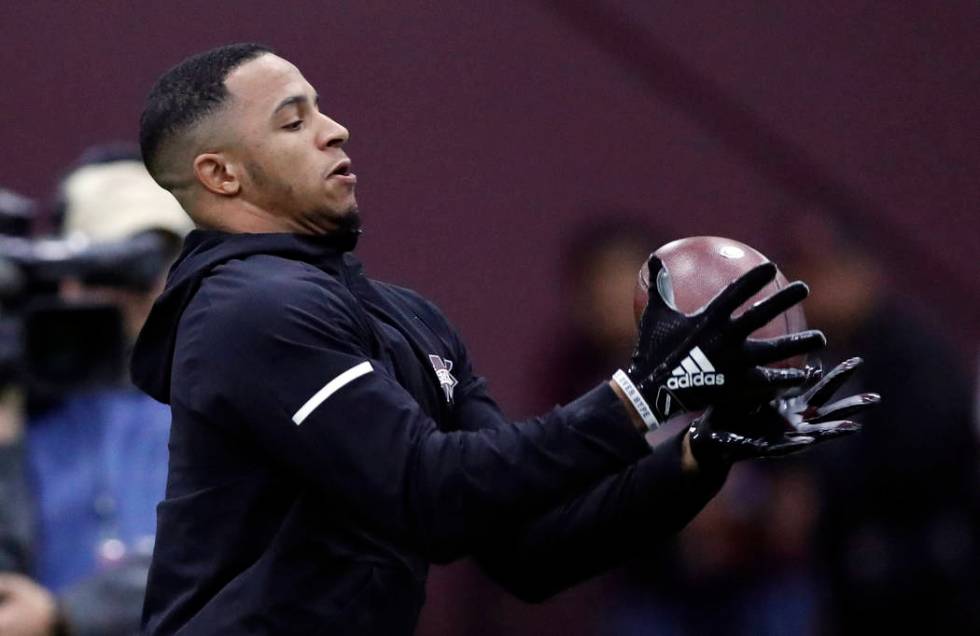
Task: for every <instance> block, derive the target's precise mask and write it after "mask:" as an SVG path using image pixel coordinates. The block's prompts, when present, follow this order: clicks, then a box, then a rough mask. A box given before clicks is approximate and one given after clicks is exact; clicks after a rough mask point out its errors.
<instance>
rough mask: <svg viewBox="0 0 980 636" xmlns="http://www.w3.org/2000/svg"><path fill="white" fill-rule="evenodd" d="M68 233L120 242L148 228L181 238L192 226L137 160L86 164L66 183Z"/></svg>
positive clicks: (94, 239)
mask: <svg viewBox="0 0 980 636" xmlns="http://www.w3.org/2000/svg"><path fill="white" fill-rule="evenodd" d="M64 197H65V234H74V233H81V234H84V235H85V236H86V237H88V238H89V239H90V240H92V241H96V242H102V241H118V240H121V239H125V238H129V237H130V236H133V235H134V234H138V233H140V232H146V231H149V230H165V231H167V232H170V233H172V234H174V235H176V236H178V237H181V238H183V236H184V235H185V234H187V233H188V232H190V231H191V230H192V229H194V224H193V223H192V222H191V219H190V217H188V216H187V213H186V212H184V209H183V208H182V207H180V204H179V203H177V199H175V198H174V197H173V195H171V194H170V193H169V192H167V191H166V190H164V189H163V188H161V187H160V186H158V185H157V184H156V182H155V181H154V180H153V178H152V177H151V176H150V173H149V172H147V171H146V168H145V167H144V166H143V164H142V163H141V162H139V161H113V162H110V163H102V164H92V165H88V166H83V167H81V168H79V169H78V170H76V171H75V172H73V173H72V174H71V175H70V176H69V177H68V178H67V179H66V180H65V183H64Z"/></svg>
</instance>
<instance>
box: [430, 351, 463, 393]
mask: <svg viewBox="0 0 980 636" xmlns="http://www.w3.org/2000/svg"><path fill="white" fill-rule="evenodd" d="M429 362H430V363H431V364H432V370H433V371H435V372H436V377H437V378H438V379H439V386H441V387H442V392H443V393H445V394H446V404H452V403H453V389H455V388H456V385H457V384H459V382H458V381H457V380H456V378H454V377H453V374H452V373H450V371H452V370H453V361H452V360H443V359H442V358H440V357H439V356H436V355H431V354H430V355H429Z"/></svg>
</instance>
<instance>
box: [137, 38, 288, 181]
mask: <svg viewBox="0 0 980 636" xmlns="http://www.w3.org/2000/svg"><path fill="white" fill-rule="evenodd" d="M273 52H274V51H273V50H272V49H271V48H269V47H267V46H265V45H262V44H255V43H252V42H240V43H236V44H227V45H225V46H219V47H217V48H214V49H211V50H210V51H205V52H203V53H198V54H197V55H194V56H192V57H189V58H187V59H186V60H184V61H183V62H181V63H179V64H177V65H176V66H174V67H173V68H171V69H170V70H169V71H167V72H166V73H164V74H163V75H162V76H160V78H159V79H158V80H157V81H156V84H154V85H153V88H152V89H150V94H149V95H148V96H147V98H146V105H145V106H144V108H143V114H142V116H141V117H140V150H141V152H142V154H143V162H144V163H145V164H146V169H147V170H149V171H150V174H151V175H153V177H154V178H156V173H155V170H154V168H155V163H156V160H157V156H158V154H159V152H160V149H161V147H162V146H163V145H164V143H165V142H166V141H167V140H168V139H169V138H170V137H172V136H173V135H175V134H177V133H179V132H181V131H183V130H186V129H187V128H188V127H189V126H190V125H192V124H194V123H195V122H197V121H199V120H200V119H201V118H202V117H204V116H206V115H208V114H209V113H211V112H214V111H215V110H216V109H217V108H218V107H220V106H221V104H222V103H223V102H224V101H225V99H226V98H227V97H228V89H227V87H226V86H225V79H226V78H227V77H228V75H229V74H230V73H231V72H232V71H233V70H234V69H236V68H238V67H239V66H241V65H242V64H244V63H245V62H248V61H249V60H252V59H254V58H256V57H259V56H260V55H263V54H265V53H273Z"/></svg>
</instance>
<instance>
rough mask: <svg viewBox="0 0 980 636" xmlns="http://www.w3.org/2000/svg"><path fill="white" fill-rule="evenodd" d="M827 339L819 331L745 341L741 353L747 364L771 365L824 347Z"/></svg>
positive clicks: (813, 330)
mask: <svg viewBox="0 0 980 636" xmlns="http://www.w3.org/2000/svg"><path fill="white" fill-rule="evenodd" d="M826 344H827V338H826V337H825V336H824V335H823V332H822V331H820V330H819V329H810V330H808V331H798V332H796V333H791V334H788V335H785V336H780V337H778V338H768V339H765V340H754V339H752V338H750V339H748V340H746V341H745V344H744V345H743V346H742V351H743V352H744V353H745V359H746V361H747V362H748V363H749V364H771V363H773V362H778V361H780V360H785V359H786V358H792V357H793V356H798V355H801V354H804V353H809V352H811V351H815V350H817V349H820V348H822V347H824V346H825V345H826Z"/></svg>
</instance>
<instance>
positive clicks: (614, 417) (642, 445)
mask: <svg viewBox="0 0 980 636" xmlns="http://www.w3.org/2000/svg"><path fill="white" fill-rule="evenodd" d="M561 411H562V415H563V416H564V417H565V418H566V421H567V422H568V425H569V426H571V427H573V428H575V429H576V430H578V431H581V432H583V433H585V434H588V435H590V436H592V437H594V438H595V439H597V440H600V441H601V442H602V443H603V444H605V445H606V446H607V447H608V448H609V449H610V450H612V451H613V452H615V453H616V454H617V455H619V456H620V457H622V458H623V459H624V460H625V461H626V462H627V463H632V462H635V461H637V460H638V459H640V458H642V457H645V456H647V455H649V454H650V446H649V445H648V444H647V442H646V439H645V438H644V436H643V435H642V434H641V433H640V432H639V431H638V430H637V429H636V427H635V426H634V425H633V422H632V421H631V420H630V415H629V413H627V411H626V406H625V405H624V404H623V402H622V400H620V399H619V397H618V396H617V395H616V393H614V392H613V390H612V389H611V388H610V387H609V384H608V383H607V382H603V383H602V384H600V385H599V386H597V387H595V388H594V389H592V390H591V391H589V392H588V393H585V394H584V395H582V396H580V397H579V398H577V399H575V400H574V401H572V402H569V403H568V404H566V405H565V406H563V407H561Z"/></svg>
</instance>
